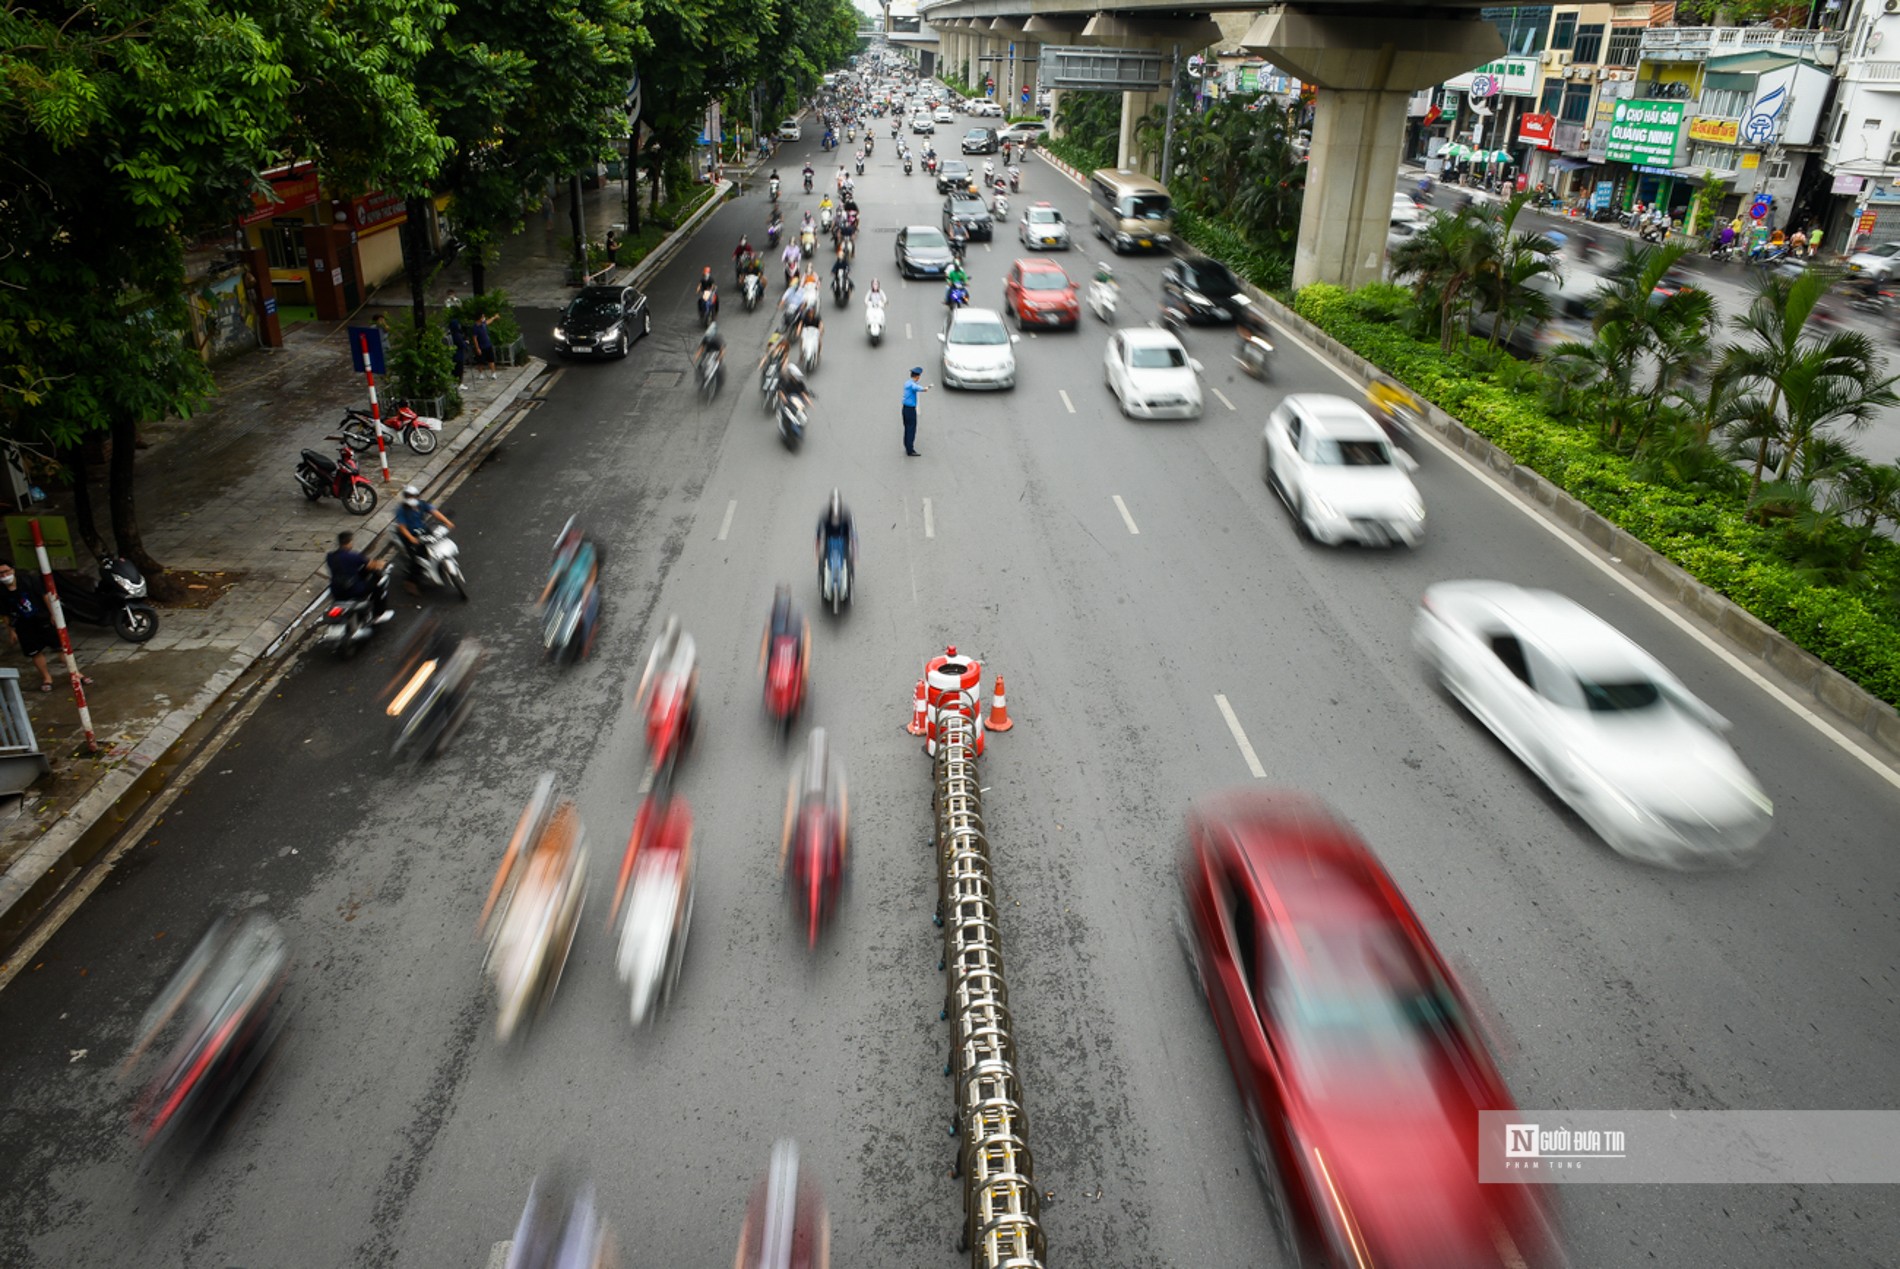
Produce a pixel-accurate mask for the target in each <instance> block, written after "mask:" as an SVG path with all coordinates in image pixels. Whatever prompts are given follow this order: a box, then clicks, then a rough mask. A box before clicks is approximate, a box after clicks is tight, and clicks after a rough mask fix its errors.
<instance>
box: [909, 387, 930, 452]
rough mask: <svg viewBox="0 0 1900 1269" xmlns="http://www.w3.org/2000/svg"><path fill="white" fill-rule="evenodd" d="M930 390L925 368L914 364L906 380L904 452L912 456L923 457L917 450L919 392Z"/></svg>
mask: <svg viewBox="0 0 1900 1269" xmlns="http://www.w3.org/2000/svg"><path fill="white" fill-rule="evenodd" d="M928 391H930V385H929V384H927V383H925V382H924V368H923V367H922V366H912V367H911V368H910V378H909V379H906V380H905V381H904V453H905V454H906V455H908V456H909V457H911V458H922V457H923V455H921V454H919V453H918V452H917V394H918V393H920V392H928Z"/></svg>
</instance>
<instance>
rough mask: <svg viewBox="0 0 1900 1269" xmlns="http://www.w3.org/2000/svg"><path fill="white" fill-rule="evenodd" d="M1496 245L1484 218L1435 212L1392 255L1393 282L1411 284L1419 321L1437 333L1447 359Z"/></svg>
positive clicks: (1464, 324) (1467, 318)
mask: <svg viewBox="0 0 1900 1269" xmlns="http://www.w3.org/2000/svg"><path fill="white" fill-rule="evenodd" d="M1495 245H1496V244H1495V240H1494V239H1493V238H1492V236H1491V234H1490V233H1489V232H1487V230H1486V227H1485V225H1484V222H1483V221H1482V219H1481V218H1479V217H1477V216H1474V215H1470V214H1468V213H1465V212H1460V213H1459V214H1457V215H1447V214H1446V213H1444V212H1435V213H1433V214H1432V217H1431V219H1429V220H1427V221H1426V222H1425V227H1424V228H1423V229H1421V230H1419V231H1418V233H1416V234H1414V235H1413V236H1412V237H1410V238H1407V239H1406V240H1405V241H1404V242H1402V243H1400V244H1399V245H1398V246H1396V247H1394V248H1393V249H1392V276H1393V277H1395V278H1411V279H1412V294H1413V296H1414V297H1415V298H1416V299H1417V301H1418V305H1419V312H1420V315H1421V316H1422V317H1424V318H1425V319H1426V323H1427V325H1428V326H1429V325H1432V324H1436V326H1437V327H1438V347H1439V349H1440V350H1441V351H1443V352H1445V353H1450V352H1451V350H1452V348H1453V346H1454V345H1455V344H1456V342H1457V339H1458V336H1459V335H1460V334H1461V333H1462V332H1464V331H1465V330H1466V328H1467V326H1468V324H1469V321H1470V311H1471V305H1472V302H1473V301H1474V299H1476V298H1477V286H1478V279H1479V277H1480V276H1481V274H1482V273H1483V272H1484V270H1485V269H1487V268H1488V267H1490V265H1491V262H1492V260H1493V259H1494V254H1493V253H1494V248H1495Z"/></svg>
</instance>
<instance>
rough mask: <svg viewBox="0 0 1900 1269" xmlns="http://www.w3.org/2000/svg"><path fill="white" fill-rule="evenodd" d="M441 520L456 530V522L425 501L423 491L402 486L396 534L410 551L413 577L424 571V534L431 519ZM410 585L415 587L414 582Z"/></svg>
mask: <svg viewBox="0 0 1900 1269" xmlns="http://www.w3.org/2000/svg"><path fill="white" fill-rule="evenodd" d="M431 520H436V521H439V522H440V523H441V525H442V527H443V528H444V529H445V530H447V531H449V532H451V533H452V532H454V531H455V522H454V521H453V520H451V519H449V518H448V517H447V516H445V515H443V514H442V512H441V511H440V510H438V509H437V507H436V505H435V504H434V503H432V502H425V501H424V500H423V497H422V491H421V490H420V489H418V488H416V487H415V486H414V485H404V486H403V487H402V500H401V501H400V502H399V503H397V505H396V519H395V525H396V536H397V537H398V538H401V539H402V544H403V548H404V549H405V550H406V551H407V552H408V561H409V572H410V576H411V577H412V578H414V577H417V576H420V574H421V572H422V534H423V531H424V530H425V529H427V528H428V527H429V521H431ZM410 585H411V586H412V587H413V586H414V582H413V581H412V582H411V583H410Z"/></svg>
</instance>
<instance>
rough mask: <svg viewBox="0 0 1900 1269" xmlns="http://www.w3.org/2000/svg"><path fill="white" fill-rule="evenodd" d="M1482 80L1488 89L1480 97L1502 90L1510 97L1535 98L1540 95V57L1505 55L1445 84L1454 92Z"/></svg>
mask: <svg viewBox="0 0 1900 1269" xmlns="http://www.w3.org/2000/svg"><path fill="white" fill-rule="evenodd" d="M1479 79H1483V80H1485V81H1486V83H1485V84H1484V85H1483V87H1485V88H1486V89H1487V90H1488V91H1486V92H1483V93H1480V94H1479V95H1480V96H1485V97H1489V96H1493V95H1495V94H1497V93H1503V94H1504V95H1505V96H1507V97H1534V96H1536V95H1537V59H1536V58H1534V57H1506V58H1503V59H1501V60H1499V61H1495V62H1487V63H1485V64H1484V65H1483V66H1480V67H1478V68H1476V69H1475V70H1470V71H1467V72H1465V73H1464V74H1463V75H1458V76H1455V77H1454V78H1451V79H1448V80H1446V81H1445V87H1447V88H1449V89H1451V90H1452V91H1453V92H1465V91H1467V90H1469V89H1471V88H1473V87H1474V86H1476V85H1477V81H1478V80H1479Z"/></svg>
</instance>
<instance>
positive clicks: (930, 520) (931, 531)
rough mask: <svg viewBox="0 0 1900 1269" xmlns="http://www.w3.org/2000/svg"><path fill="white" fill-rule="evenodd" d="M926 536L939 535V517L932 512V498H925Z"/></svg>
mask: <svg viewBox="0 0 1900 1269" xmlns="http://www.w3.org/2000/svg"><path fill="white" fill-rule="evenodd" d="M924 536H925V537H927V538H934V537H936V536H937V518H936V516H935V515H934V514H933V513H932V512H931V509H930V499H928V498H925V499H924Z"/></svg>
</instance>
